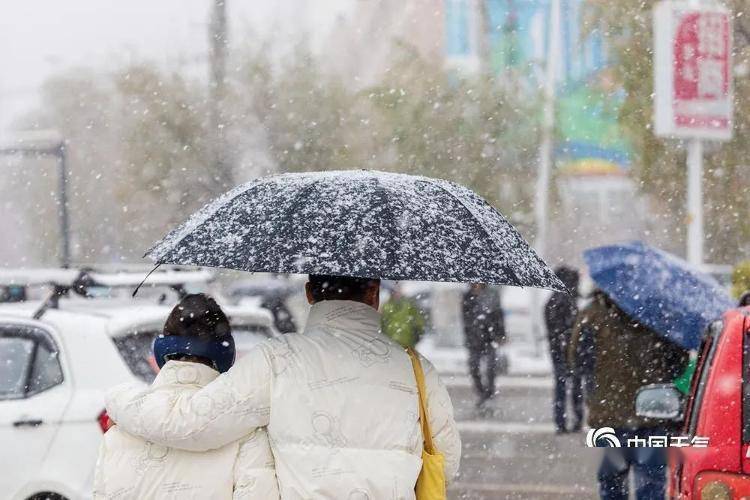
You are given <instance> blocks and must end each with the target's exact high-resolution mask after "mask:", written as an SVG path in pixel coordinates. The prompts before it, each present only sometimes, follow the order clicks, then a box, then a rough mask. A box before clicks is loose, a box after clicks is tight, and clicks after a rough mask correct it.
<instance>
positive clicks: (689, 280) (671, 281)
mask: <svg viewBox="0 0 750 500" xmlns="http://www.w3.org/2000/svg"><path fill="white" fill-rule="evenodd" d="M583 255H584V259H585V260H586V264H587V265H588V267H589V274H590V275H591V279H592V280H593V281H594V283H596V286H597V287H599V288H600V289H601V290H602V291H603V292H604V293H606V294H607V295H608V296H609V297H610V298H611V299H612V300H613V301H614V302H615V303H616V304H617V305H618V306H619V307H620V308H621V309H622V310H623V311H624V312H625V313H626V314H628V316H630V317H631V318H633V319H634V320H635V321H638V322H641V323H642V324H644V325H646V326H647V327H649V328H651V329H652V330H654V331H655V332H656V333H658V334H660V335H662V336H664V337H666V338H667V339H669V340H671V341H672V342H674V343H676V344H678V345H680V346H682V347H684V348H686V349H696V348H697V347H698V346H699V345H700V341H701V338H702V336H703V332H704V330H705V328H706V327H707V326H708V324H709V323H710V322H711V321H713V320H715V319H717V318H720V317H721V315H722V314H723V313H724V311H726V310H727V309H730V308H732V307H733V303H732V301H731V299H730V298H729V295H728V294H727V292H726V290H724V289H723V288H722V287H721V286H720V285H719V284H718V283H717V282H716V281H715V280H714V279H713V278H711V277H710V276H708V275H706V274H703V273H701V272H699V271H697V270H696V269H695V268H693V267H692V266H690V264H688V263H687V262H685V261H684V260H682V259H679V258H677V257H675V256H674V255H671V254H669V253H667V252H663V251H661V250H657V249H656V248H653V247H650V246H648V245H645V244H643V243H641V242H639V241H636V242H632V243H625V244H621V245H611V246H603V247H598V248H593V249H590V250H587V251H586V252H584V254H583Z"/></svg>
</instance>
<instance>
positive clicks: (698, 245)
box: [687, 138, 703, 266]
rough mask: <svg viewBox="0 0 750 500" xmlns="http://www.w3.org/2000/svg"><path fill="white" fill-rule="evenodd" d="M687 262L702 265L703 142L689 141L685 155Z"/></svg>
mask: <svg viewBox="0 0 750 500" xmlns="http://www.w3.org/2000/svg"><path fill="white" fill-rule="evenodd" d="M687 170H688V175H687V213H688V233H687V260H688V262H690V263H691V264H693V265H695V266H700V265H701V264H703V141H702V140H701V139H697V138H694V139H690V141H689V143H688V154H687Z"/></svg>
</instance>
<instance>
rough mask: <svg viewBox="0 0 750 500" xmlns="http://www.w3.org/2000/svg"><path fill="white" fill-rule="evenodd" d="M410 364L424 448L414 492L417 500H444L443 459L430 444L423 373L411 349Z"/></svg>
mask: <svg viewBox="0 0 750 500" xmlns="http://www.w3.org/2000/svg"><path fill="white" fill-rule="evenodd" d="M407 352H408V353H409V357H410V358H411V364H412V367H413V368H414V377H415V378H416V379H417V392H419V421H420V422H421V423H422V438H423V439H424V447H423V449H422V471H421V472H420V473H419V477H418V478H417V487H416V488H415V492H416V494H417V500H445V499H446V491H445V468H444V463H445V457H443V455H442V454H441V453H439V452H438V451H437V450H436V449H435V444H434V443H433V442H432V431H431V430H430V421H429V418H428V416H427V389H426V387H425V385H424V371H422V363H420V362H419V356H418V355H417V353H416V352H414V350H413V349H407Z"/></svg>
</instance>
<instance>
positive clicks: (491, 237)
mask: <svg viewBox="0 0 750 500" xmlns="http://www.w3.org/2000/svg"><path fill="white" fill-rule="evenodd" d="M429 182H430V184H432V185H434V186H437V187H438V188H440V189H442V190H443V191H445V192H446V193H448V195H449V196H451V197H452V198H454V199H455V200H456V201H458V202H459V203H460V204H461V206H462V207H464V209H465V210H466V211H467V212H469V215H471V217H472V218H473V219H474V220H475V221H477V224H479V227H481V228H482V231H484V232H485V234H486V235H487V237H488V238H489V239H490V241H491V242H492V243H493V244H494V245H495V247H496V248H497V249H498V250H499V251H500V253H501V254H502V253H503V249H502V248H500V245H499V244H498V242H497V241H496V240H495V238H494V237H493V236H492V233H490V230H489V229H487V228H486V227H485V226H484V224H482V221H481V220H480V219H479V217H477V214H475V213H474V210H472V209H471V207H469V206H468V205H467V204H466V203H465V202H464V200H462V199H461V198H459V197H458V196H456V195H455V194H454V193H452V192H451V191H450V190H449V189H446V188H445V187H444V186H441V185H440V183H438V182H435V181H434V180H432V179H429ZM503 267H504V270H505V272H507V273H508V274H510V276H511V277H512V278H513V279H514V280H515V281H516V282H517V283H518V282H520V280H519V279H518V275H517V274H516V273H515V272H513V270H512V269H511V268H510V267H509V266H503Z"/></svg>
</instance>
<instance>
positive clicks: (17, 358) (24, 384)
mask: <svg viewBox="0 0 750 500" xmlns="http://www.w3.org/2000/svg"><path fill="white" fill-rule="evenodd" d="M58 352H59V351H58V350H57V346H56V345H55V343H54V342H53V341H52V338H51V337H50V336H49V334H47V333H46V332H45V331H43V330H41V329H39V328H33V327H27V326H12V325H4V326H1V327H0V360H2V361H0V399H17V398H24V397H29V396H32V395H34V394H37V393H39V392H42V391H46V390H47V389H50V388H51V387H54V386H56V385H58V384H60V383H62V381H63V372H62V367H61V366H60V359H59V356H58Z"/></svg>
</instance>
